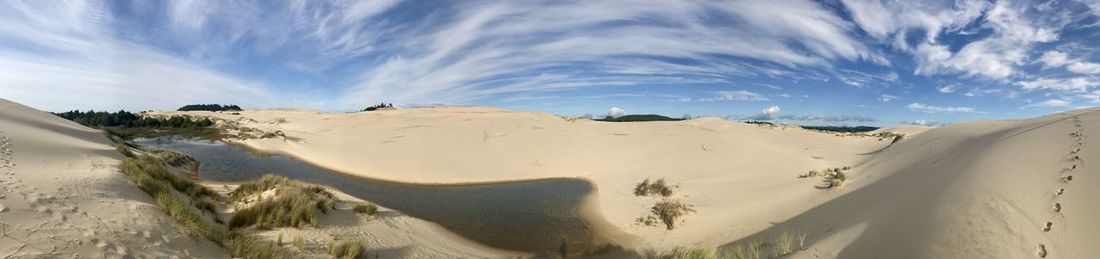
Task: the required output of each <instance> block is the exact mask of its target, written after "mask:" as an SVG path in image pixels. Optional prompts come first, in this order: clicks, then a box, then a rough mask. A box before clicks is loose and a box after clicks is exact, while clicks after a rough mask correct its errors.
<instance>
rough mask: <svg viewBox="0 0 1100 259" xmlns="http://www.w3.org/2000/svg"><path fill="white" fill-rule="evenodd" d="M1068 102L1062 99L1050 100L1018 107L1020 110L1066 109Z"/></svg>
mask: <svg viewBox="0 0 1100 259" xmlns="http://www.w3.org/2000/svg"><path fill="white" fill-rule="evenodd" d="M1069 104H1070V102H1069V101H1066V100H1062V99H1050V100H1046V101H1042V102H1037V103H1032V104H1028V105H1024V106H1023V107H1020V108H1021V109H1027V108H1050V107H1066V106H1069Z"/></svg>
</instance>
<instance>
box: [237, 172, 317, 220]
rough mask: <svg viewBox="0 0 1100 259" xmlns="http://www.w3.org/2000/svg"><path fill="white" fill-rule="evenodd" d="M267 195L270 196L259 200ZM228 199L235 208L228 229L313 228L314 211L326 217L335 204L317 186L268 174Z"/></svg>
mask: <svg viewBox="0 0 1100 259" xmlns="http://www.w3.org/2000/svg"><path fill="white" fill-rule="evenodd" d="M268 191H271V192H273V193H274V195H271V196H270V197H263V196H264V193H265V192H268ZM229 197H230V199H232V200H233V201H234V202H237V203H238V204H239V205H238V209H237V211H236V213H234V214H233V217H231V218H230V219H229V227H230V228H239V227H249V226H257V227H260V228H269V227H301V226H303V225H310V226H316V225H317V214H316V211H317V210H320V211H321V213H327V212H328V210H330V209H333V208H334V206H335V204H336V200H335V196H333V194H332V193H330V192H328V191H326V190H325V189H324V188H322V187H320V186H315V185H310V184H306V183H303V182H299V181H295V180H291V179H288V178H286V177H282V176H276V175H270V174H268V175H264V176H263V177H260V179H257V180H254V181H252V182H248V183H244V184H241V185H240V186H239V187H237V189H235V190H233V191H232V192H230V193H229Z"/></svg>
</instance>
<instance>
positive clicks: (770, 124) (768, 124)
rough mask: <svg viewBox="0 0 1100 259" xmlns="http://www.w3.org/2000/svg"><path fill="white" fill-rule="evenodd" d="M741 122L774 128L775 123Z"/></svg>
mask: <svg viewBox="0 0 1100 259" xmlns="http://www.w3.org/2000/svg"><path fill="white" fill-rule="evenodd" d="M743 122H744V123H747V124H756V125H767V126H775V123H771V122H766V121H743Z"/></svg>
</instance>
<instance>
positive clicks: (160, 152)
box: [152, 149, 199, 170]
mask: <svg viewBox="0 0 1100 259" xmlns="http://www.w3.org/2000/svg"><path fill="white" fill-rule="evenodd" d="M152 153H153V154H154V155H156V156H157V157H160V159H163V160H164V162H165V163H167V164H168V165H170V166H173V167H181V166H186V167H187V169H188V170H197V169H198V168H199V161H198V160H195V158H194V157H191V156H189V155H186V154H183V153H180V152H176V151H172V150H167V149H156V150H153V151H152Z"/></svg>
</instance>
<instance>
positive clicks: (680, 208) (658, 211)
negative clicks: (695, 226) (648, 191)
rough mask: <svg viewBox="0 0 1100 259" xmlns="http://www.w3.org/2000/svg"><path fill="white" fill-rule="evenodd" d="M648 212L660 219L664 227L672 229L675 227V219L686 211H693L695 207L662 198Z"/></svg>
mask: <svg viewBox="0 0 1100 259" xmlns="http://www.w3.org/2000/svg"><path fill="white" fill-rule="evenodd" d="M650 212H652V213H653V215H655V216H657V218H660V219H661V222H662V223H664V224H665V228H667V229H668V230H672V229H673V228H675V227H676V220H677V219H679V218H680V217H682V216H684V215H687V214H688V213H691V212H695V209H692V208H691V206H689V205H687V204H684V203H682V202H680V201H677V200H663V201H660V202H657V204H654V205H653V207H652V208H650Z"/></svg>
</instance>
